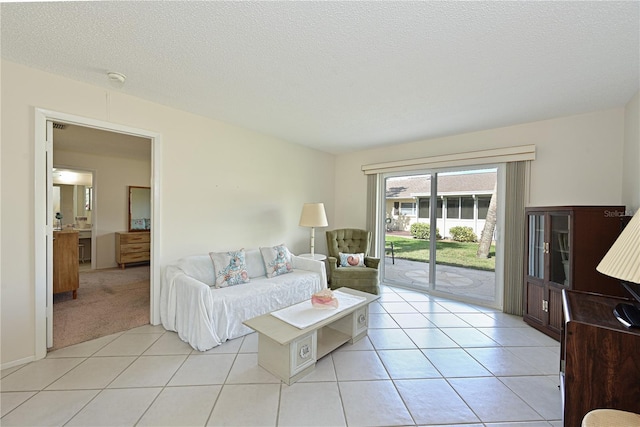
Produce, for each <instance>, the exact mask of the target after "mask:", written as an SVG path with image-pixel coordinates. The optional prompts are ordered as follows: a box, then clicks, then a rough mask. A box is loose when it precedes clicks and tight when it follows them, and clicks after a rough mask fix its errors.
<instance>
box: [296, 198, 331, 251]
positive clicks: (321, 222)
mask: <svg viewBox="0 0 640 427" xmlns="http://www.w3.org/2000/svg"><path fill="white" fill-rule="evenodd" d="M299 225H300V226H301V227H311V245H310V247H311V258H313V257H314V256H315V239H316V237H315V236H316V234H315V233H316V229H315V227H326V226H327V225H329V222H328V221H327V215H326V213H325V212H324V203H305V204H304V205H303V206H302V214H301V215H300V224H299Z"/></svg>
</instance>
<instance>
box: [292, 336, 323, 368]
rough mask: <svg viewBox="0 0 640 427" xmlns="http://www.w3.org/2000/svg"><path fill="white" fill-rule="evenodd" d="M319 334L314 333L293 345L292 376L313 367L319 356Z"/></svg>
mask: <svg viewBox="0 0 640 427" xmlns="http://www.w3.org/2000/svg"><path fill="white" fill-rule="evenodd" d="M317 348H318V342H317V334H316V333H315V332H314V333H312V334H309V335H307V336H304V337H302V338H299V339H297V340H295V341H294V342H293V343H292V345H291V356H290V360H291V375H295V374H297V373H298V372H300V371H303V370H304V369H306V368H308V367H309V366H313V365H314V364H315V363H316V356H317Z"/></svg>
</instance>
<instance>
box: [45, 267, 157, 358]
mask: <svg viewBox="0 0 640 427" xmlns="http://www.w3.org/2000/svg"><path fill="white" fill-rule="evenodd" d="M148 323H149V266H148V265H143V266H137V267H127V268H126V269H124V270H122V269H119V268H112V269H105V270H90V271H81V272H80V288H79V289H78V298H77V299H75V300H74V299H73V298H72V294H71V292H65V293H61V294H54V295H53V348H51V349H50V350H57V349H59V348H63V347H67V346H70V345H73V344H78V343H81V342H84V341H88V340H92V339H94V338H99V337H102V336H105V335H109V334H113V333H115V332H120V331H125V330H128V329H131V328H135V327H137V326H142V325H146V324H148Z"/></svg>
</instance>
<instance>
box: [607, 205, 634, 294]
mask: <svg viewBox="0 0 640 427" xmlns="http://www.w3.org/2000/svg"><path fill="white" fill-rule="evenodd" d="M596 270H598V271H599V272H600V273H602V274H606V275H607V276H611V277H614V278H616V279H619V280H622V281H624V282H631V283H640V210H638V212H636V214H635V215H634V216H633V218H631V221H629V224H627V226H626V227H625V228H624V230H622V233H620V236H618V239H617V240H616V241H615V242H614V243H613V246H611V248H610V249H609V252H607V253H606V255H605V256H604V258H602V261H600V264H598V266H597V267H596Z"/></svg>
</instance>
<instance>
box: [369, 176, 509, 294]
mask: <svg viewBox="0 0 640 427" xmlns="http://www.w3.org/2000/svg"><path fill="white" fill-rule="evenodd" d="M497 177H498V169H497V168H482V169H480V168H474V169H465V170H445V171H424V172H422V173H414V174H411V175H407V174H389V175H385V176H384V177H383V182H384V198H382V199H383V201H382V203H381V206H380V207H379V208H380V209H379V218H382V220H383V221H384V225H382V224H381V227H380V228H382V229H383V230H384V233H382V234H383V236H384V248H385V251H384V255H385V256H384V262H383V263H382V268H381V270H382V280H383V282H386V283H389V284H396V285H399V286H406V287H411V288H416V289H420V290H426V291H430V292H434V293H442V294H445V295H447V296H452V297H453V296H455V297H456V298H459V299H463V300H470V301H478V302H482V303H484V304H488V305H495V300H496V294H497V292H496V279H495V263H496V250H495V248H496V245H497V244H499V242H498V239H497V238H496V232H495V230H496V228H495V227H496V219H497V212H498V209H497V208H498V206H499V196H500V195H499V194H498V192H497V188H498V185H497V182H498V180H497ZM380 228H379V229H380ZM381 240H382V239H381Z"/></svg>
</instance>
